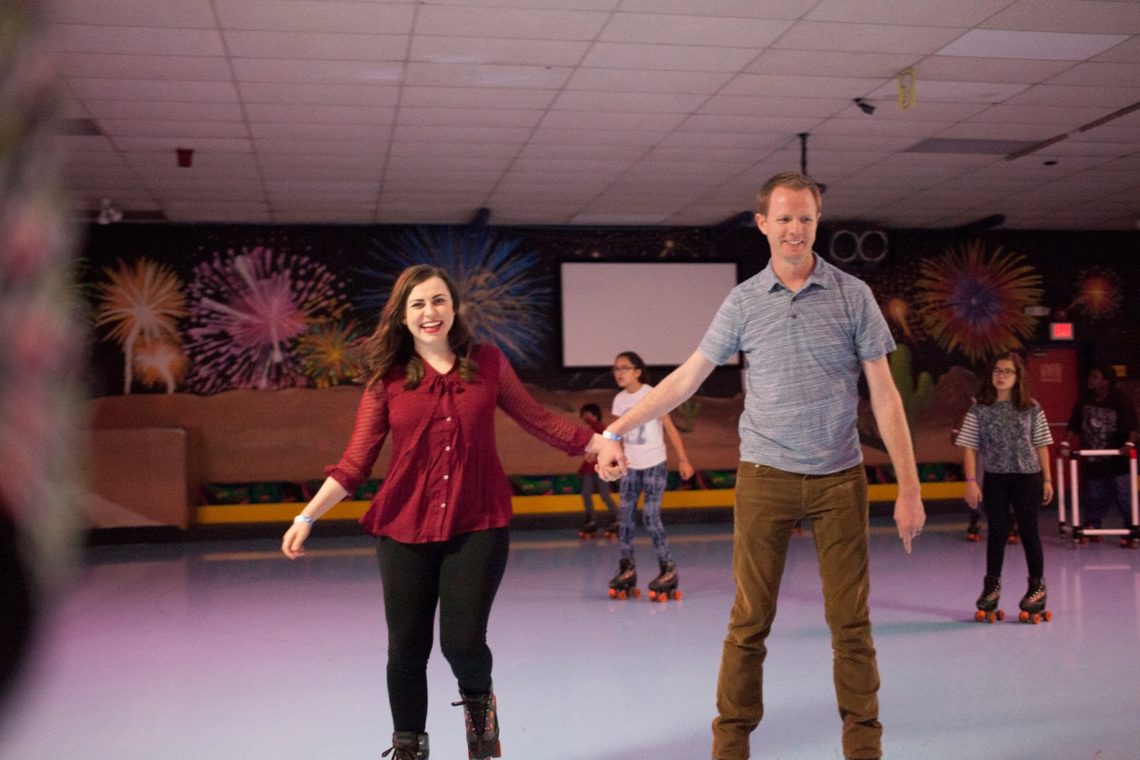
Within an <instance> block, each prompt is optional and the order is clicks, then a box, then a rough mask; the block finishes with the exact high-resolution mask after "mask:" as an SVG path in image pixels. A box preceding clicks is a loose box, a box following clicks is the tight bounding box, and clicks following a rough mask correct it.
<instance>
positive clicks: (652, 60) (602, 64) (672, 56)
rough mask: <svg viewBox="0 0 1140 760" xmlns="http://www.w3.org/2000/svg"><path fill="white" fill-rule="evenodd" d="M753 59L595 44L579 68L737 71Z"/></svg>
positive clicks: (741, 53) (732, 51)
mask: <svg viewBox="0 0 1140 760" xmlns="http://www.w3.org/2000/svg"><path fill="white" fill-rule="evenodd" d="M755 57H756V51H755V50H752V49H749V48H716V47H696V46H692V45H639V44H633V43H619V42H598V43H596V44H595V45H593V47H591V48H590V52H589V53H587V54H586V58H585V59H584V60H583V61H582V65H583V66H586V67H590V68H615V69H651V70H659V71H674V70H682V71H740V70H741V69H742V68H744V67H745V66H746V65H748V63H749V62H751V61H752V59H753V58H755ZM682 62H683V63H682Z"/></svg>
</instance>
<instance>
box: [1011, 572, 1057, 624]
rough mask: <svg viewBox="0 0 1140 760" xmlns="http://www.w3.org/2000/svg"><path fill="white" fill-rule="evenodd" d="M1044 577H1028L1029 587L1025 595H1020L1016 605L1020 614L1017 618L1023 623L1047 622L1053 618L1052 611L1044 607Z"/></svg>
mask: <svg viewBox="0 0 1140 760" xmlns="http://www.w3.org/2000/svg"><path fill="white" fill-rule="evenodd" d="M1045 600H1046V596H1045V579H1044V578H1034V577H1033V576H1030V577H1029V589H1028V590H1027V591H1026V592H1025V596H1023V597H1021V601H1020V602H1018V603H1017V606H1018V607H1020V608H1021V614H1020V615H1018V616H1017V619H1018V620H1020V621H1021V622H1023V623H1033V625H1037V624H1038V623H1040V622H1041V621H1042V620H1044V621H1045V622H1046V623H1048V622H1049V621H1050V620H1052V619H1053V613H1052V612H1050V611H1049V610H1047V609H1045Z"/></svg>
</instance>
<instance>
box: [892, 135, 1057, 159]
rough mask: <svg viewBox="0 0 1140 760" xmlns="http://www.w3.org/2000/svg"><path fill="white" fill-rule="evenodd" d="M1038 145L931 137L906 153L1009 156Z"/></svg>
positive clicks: (1007, 141)
mask: <svg viewBox="0 0 1140 760" xmlns="http://www.w3.org/2000/svg"><path fill="white" fill-rule="evenodd" d="M1036 144H1037V143H1035V142H1031V141H1027V140H954V139H950V138H944V137H931V138H930V139H927V140H923V141H921V142H917V143H915V144H914V145H912V146H910V147H909V148H907V149H906V151H905V152H906V153H956V154H969V155H985V156H1007V155H1009V154H1010V153H1017V152H1018V151H1022V150H1025V149H1026V148H1028V147H1031V146H1033V145H1036Z"/></svg>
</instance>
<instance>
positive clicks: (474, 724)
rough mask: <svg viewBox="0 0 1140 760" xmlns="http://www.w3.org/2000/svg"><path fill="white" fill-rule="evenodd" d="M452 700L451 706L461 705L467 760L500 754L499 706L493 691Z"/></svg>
mask: <svg viewBox="0 0 1140 760" xmlns="http://www.w3.org/2000/svg"><path fill="white" fill-rule="evenodd" d="M459 696H460V697H461V699H460V700H459V701H458V702H452V703H451V706H452V707H459V706H460V705H463V722H464V725H465V726H466V728H467V757H468V760H488V758H492V757H501V756H502V746H501V745H500V742H499V708H498V702H497V701H496V700H495V694H494V692H492V691H490V690H488V691H487V692H486V693H485V694H465V693H463V691H460V692H459Z"/></svg>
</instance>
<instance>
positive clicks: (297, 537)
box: [281, 521, 313, 559]
mask: <svg viewBox="0 0 1140 760" xmlns="http://www.w3.org/2000/svg"><path fill="white" fill-rule="evenodd" d="M312 530H313V526H312V525H310V524H309V523H306V522H300V521H297V522H294V523H293V524H292V525H290V526H289V530H287V531H285V535H284V536H283V537H282V538H281V553H282V554H284V555H285V556H286V557H288V558H289V559H297V558H298V557H303V556H305V539H306V538H308V537H309V533H310V532H311V531H312Z"/></svg>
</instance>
